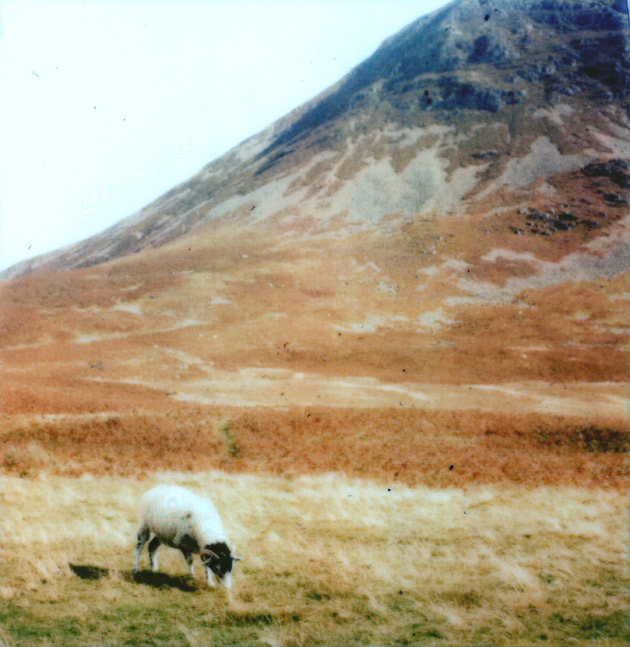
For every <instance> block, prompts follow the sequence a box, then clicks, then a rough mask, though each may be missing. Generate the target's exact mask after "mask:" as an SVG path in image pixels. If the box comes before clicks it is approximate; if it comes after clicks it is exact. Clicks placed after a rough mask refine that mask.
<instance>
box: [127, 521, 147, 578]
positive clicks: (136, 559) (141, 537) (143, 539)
mask: <svg viewBox="0 0 630 647" xmlns="http://www.w3.org/2000/svg"><path fill="white" fill-rule="evenodd" d="M149 535H150V532H149V529H148V528H143V529H142V530H139V531H138V541H137V542H136V551H135V553H134V556H133V567H132V569H131V571H132V573H137V572H138V564H139V563H140V554H141V553H142V549H143V548H144V545H145V544H146V543H147V541H148V539H149Z"/></svg>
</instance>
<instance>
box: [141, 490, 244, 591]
mask: <svg viewBox="0 0 630 647" xmlns="http://www.w3.org/2000/svg"><path fill="white" fill-rule="evenodd" d="M149 538H151V541H149V560H150V563H151V570H153V571H154V572H155V571H157V558H156V552H157V549H158V548H159V546H160V544H166V545H167V546H171V547H172V548H178V549H179V550H181V551H182V553H183V555H184V559H185V560H186V563H187V564H188V568H189V571H190V574H191V575H192V574H193V558H192V556H193V553H197V554H199V556H200V557H201V562H202V564H203V565H204V566H205V567H206V577H207V581H208V584H209V585H210V586H214V577H213V574H214V575H216V576H217V578H218V579H219V584H222V585H223V586H224V587H225V588H226V589H229V588H230V585H231V579H232V568H233V566H234V562H235V561H238V560H239V558H238V557H236V556H235V555H233V554H232V551H231V549H230V547H229V545H228V542H227V538H226V536H225V533H224V531H223V525H222V523H221V519H220V517H219V513H218V512H217V511H216V509H215V507H214V506H213V505H212V503H211V502H210V501H208V500H207V499H203V498H202V497H200V496H197V495H196V494H193V493H192V492H190V490H186V489H185V488H183V487H179V486H176V485H158V486H157V487H154V488H153V489H152V490H149V491H148V492H146V493H145V494H144V495H143V497H142V499H141V501H140V521H139V524H138V543H137V544H136V551H135V555H134V560H133V572H134V573H137V572H138V562H139V561H140V553H141V552H142V548H143V547H144V545H145V543H146V542H147V541H148V540H149Z"/></svg>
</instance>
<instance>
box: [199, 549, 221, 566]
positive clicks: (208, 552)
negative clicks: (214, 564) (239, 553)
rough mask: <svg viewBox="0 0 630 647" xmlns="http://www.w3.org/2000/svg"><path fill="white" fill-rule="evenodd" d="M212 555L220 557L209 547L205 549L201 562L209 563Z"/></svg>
mask: <svg viewBox="0 0 630 647" xmlns="http://www.w3.org/2000/svg"><path fill="white" fill-rule="evenodd" d="M211 557H214V558H215V559H219V556H218V555H217V554H216V553H215V552H213V551H211V550H209V549H206V550H204V551H203V553H201V562H202V563H203V564H207V563H208V561H209V558H211Z"/></svg>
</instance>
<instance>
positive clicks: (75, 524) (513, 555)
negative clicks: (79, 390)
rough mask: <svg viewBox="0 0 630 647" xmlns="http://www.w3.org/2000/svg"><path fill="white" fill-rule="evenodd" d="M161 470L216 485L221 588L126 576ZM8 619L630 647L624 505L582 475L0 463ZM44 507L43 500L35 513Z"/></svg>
mask: <svg viewBox="0 0 630 647" xmlns="http://www.w3.org/2000/svg"><path fill="white" fill-rule="evenodd" d="M157 480H166V481H171V482H179V483H182V484H183V485H185V486H187V487H190V488H191V489H194V490H196V491H198V492H200V493H204V492H205V493H208V494H209V495H210V496H212V498H213V499H214V500H215V503H216V505H217V507H218V509H219V510H220V512H221V514H222V516H223V519H224V523H225V526H226V530H227V532H228V535H229V536H230V538H231V539H232V541H234V542H235V543H236V544H237V548H238V550H239V552H240V553H242V554H243V555H244V557H245V559H244V561H243V562H242V563H241V564H240V565H239V567H238V571H237V572H236V575H235V580H234V587H233V595H232V596H231V598H229V597H228V596H226V595H225V593H224V592H222V591H212V590H208V589H207V588H206V586H205V584H204V583H203V581H202V580H201V577H200V575H201V573H200V566H199V563H198V562H197V563H196V569H197V573H196V575H197V578H198V579H191V578H190V577H189V576H187V575H184V573H185V572H186V569H185V564H184V561H183V559H182V558H181V555H180V554H179V553H177V552H176V551H171V550H169V549H165V548H162V549H161V559H160V566H161V573H160V574H158V575H152V574H150V573H148V572H147V571H146V570H142V569H147V568H148V558H147V556H146V554H145V555H144V556H143V560H142V561H141V572H140V574H139V576H138V578H137V580H135V581H134V579H133V578H132V576H131V575H130V564H131V560H132V553H133V546H134V533H135V524H136V506H137V503H138V499H139V497H140V495H141V493H142V492H143V491H144V490H145V489H147V488H149V487H150V486H151V485H152V484H153V483H155V482H156V481H157ZM2 498H3V500H2V508H3V509H2V513H3V514H2V526H1V531H2V550H3V553H2V571H3V574H2V575H3V577H2V585H1V586H0V617H1V620H2V624H3V626H4V635H5V636H7V637H9V639H8V640H7V639H6V638H5V641H6V642H9V644H11V641H12V640H14V641H15V644H19V645H64V646H68V647H70V646H72V645H86V644H95V645H105V644H107V645H123V644H151V645H175V644H177V645H209V644H213V645H224V644H252V645H254V644H256V645H259V644H261V645H262V644H267V645H330V644H347V645H364V644H373V645H376V644H381V645H382V644H390V645H393V644H396V645H405V644H406V645H427V644H452V645H473V644H484V645H488V644H492V645H524V644H552V645H559V644H576V645H592V644H597V645H624V644H627V640H628V638H629V637H630V634H629V630H628V625H627V624H626V620H627V609H628V604H629V602H630V600H629V598H628V589H627V585H628V559H627V540H628V536H627V532H628V531H627V527H628V526H627V522H628V518H627V507H626V506H627V504H626V501H625V497H624V495H623V494H620V493H617V492H615V491H613V490H602V489H591V490H584V489H581V488H576V487H560V488H549V487H538V488H533V489H522V488H515V487H499V488H497V487H489V486H482V487H472V486H471V487H468V488H467V489H466V490H462V489H460V488H444V489H429V488H426V487H415V488H412V487H408V486H405V485H402V484H389V485H386V484H379V483H375V482H371V481H366V480H361V479H352V478H347V477H344V476H341V475H338V474H337V475H336V474H328V475H320V476H299V477H279V476H262V475H251V474H250V475H248V474H238V475H228V474H224V473H218V472H207V473H199V474H196V475H191V474H188V475H185V474H173V473H171V474H165V475H163V476H162V477H159V478H158V477H155V476H154V477H152V478H150V479H146V480H138V479H134V478H121V477H117V478H112V477H101V478H93V477H88V476H86V477H84V478H80V479H68V478H64V477H54V476H43V477H39V478H35V479H24V478H18V477H15V476H4V477H2ZM44 511H45V514H43V512H44Z"/></svg>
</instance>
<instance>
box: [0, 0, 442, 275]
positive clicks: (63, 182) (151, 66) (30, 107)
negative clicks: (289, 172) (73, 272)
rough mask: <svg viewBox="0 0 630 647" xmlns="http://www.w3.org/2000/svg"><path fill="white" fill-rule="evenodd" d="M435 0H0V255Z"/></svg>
mask: <svg viewBox="0 0 630 647" xmlns="http://www.w3.org/2000/svg"><path fill="white" fill-rule="evenodd" d="M445 3H446V0H415V1H414V0H388V1H387V0H385V1H383V0H356V1H352V0H310V1H305V0H275V1H270V0H258V1H255V0H250V1H249V2H245V1H243V0H206V1H205V2H204V1H202V0H196V1H193V0H179V1H177V0H152V1H150V0H126V1H124V0H123V1H118V2H116V1H107V2H105V1H103V2H99V1H97V0H85V1H80V0H76V1H74V0H65V1H60V2H55V1H43V2H32V1H30V0H0V269H4V268H6V267H8V266H10V265H13V264H14V263H16V262H17V261H20V260H22V259H25V258H28V257H31V256H35V255H37V254H42V253H44V252H47V251H51V250H53V249H57V248H59V247H61V246H64V245H67V244H70V243H73V242H76V241H78V240H82V239H84V238H87V237H88V236H91V235H93V234H95V233H98V232H99V231H102V230H103V229H105V228H106V227H108V226H110V225H112V224H114V223H115V222H117V221H118V220H120V219H121V218H124V217H126V216H128V215H131V214H132V213H134V212H135V211H137V210H138V209H140V208H142V207H143V206H145V205H147V204H148V203H149V202H151V201H152V200H153V199H155V198H157V197H158V196H159V195H161V194H162V193H164V192H166V191H168V190H169V189H170V188H171V187H173V186H174V185H175V184H177V183H179V182H182V181H184V180H186V179H187V178H188V177H190V176H191V175H193V174H194V173H196V172H197V171H198V170H199V169H200V168H201V167H202V166H203V165H204V164H207V163H208V162H210V161H212V160H213V159H215V158H217V157H219V156H221V155H222V154H223V153H225V152H227V151H228V150H229V149H230V148H232V147H233V146H235V145H236V144H238V143H239V142H241V141H243V140H244V139H246V138H247V137H249V136H251V135H253V134H255V133H257V132H259V131H261V130H263V129H264V128H266V127H267V126H269V125H270V124H271V123H272V122H273V121H275V120H276V119H278V118H279V117H282V116H283V115H284V114H286V113H287V112H289V111H290V110H292V109H293V108H296V107H297V106H299V105H300V104H302V103H304V102H305V101H307V100H308V99H310V98H312V97H313V96H315V95H316V94H317V93H319V92H320V91H322V90H324V89H325V88H327V87H328V86H330V85H332V84H333V83H334V82H336V81H337V80H339V79H340V78H341V77H342V76H343V75H344V74H346V73H347V72H348V71H349V70H350V69H352V68H353V67H354V66H355V65H357V64H358V63H360V62H361V61H362V60H364V59H365V58H367V57H368V56H369V55H370V54H371V53H372V52H373V51H374V50H375V49H376V48H377V47H378V45H380V43H381V42H382V41H383V40H384V39H385V38H387V37H388V36H390V35H392V34H394V33H395V32H397V31H398V30H399V29H401V28H402V27H404V26H405V25H407V24H408V23H410V22H411V21H413V20H415V19H416V18H418V17H419V16H421V15H423V14H425V13H427V12H429V11H432V10H433V9H436V8H437V7H439V6H441V5H443V4H445Z"/></svg>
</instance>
